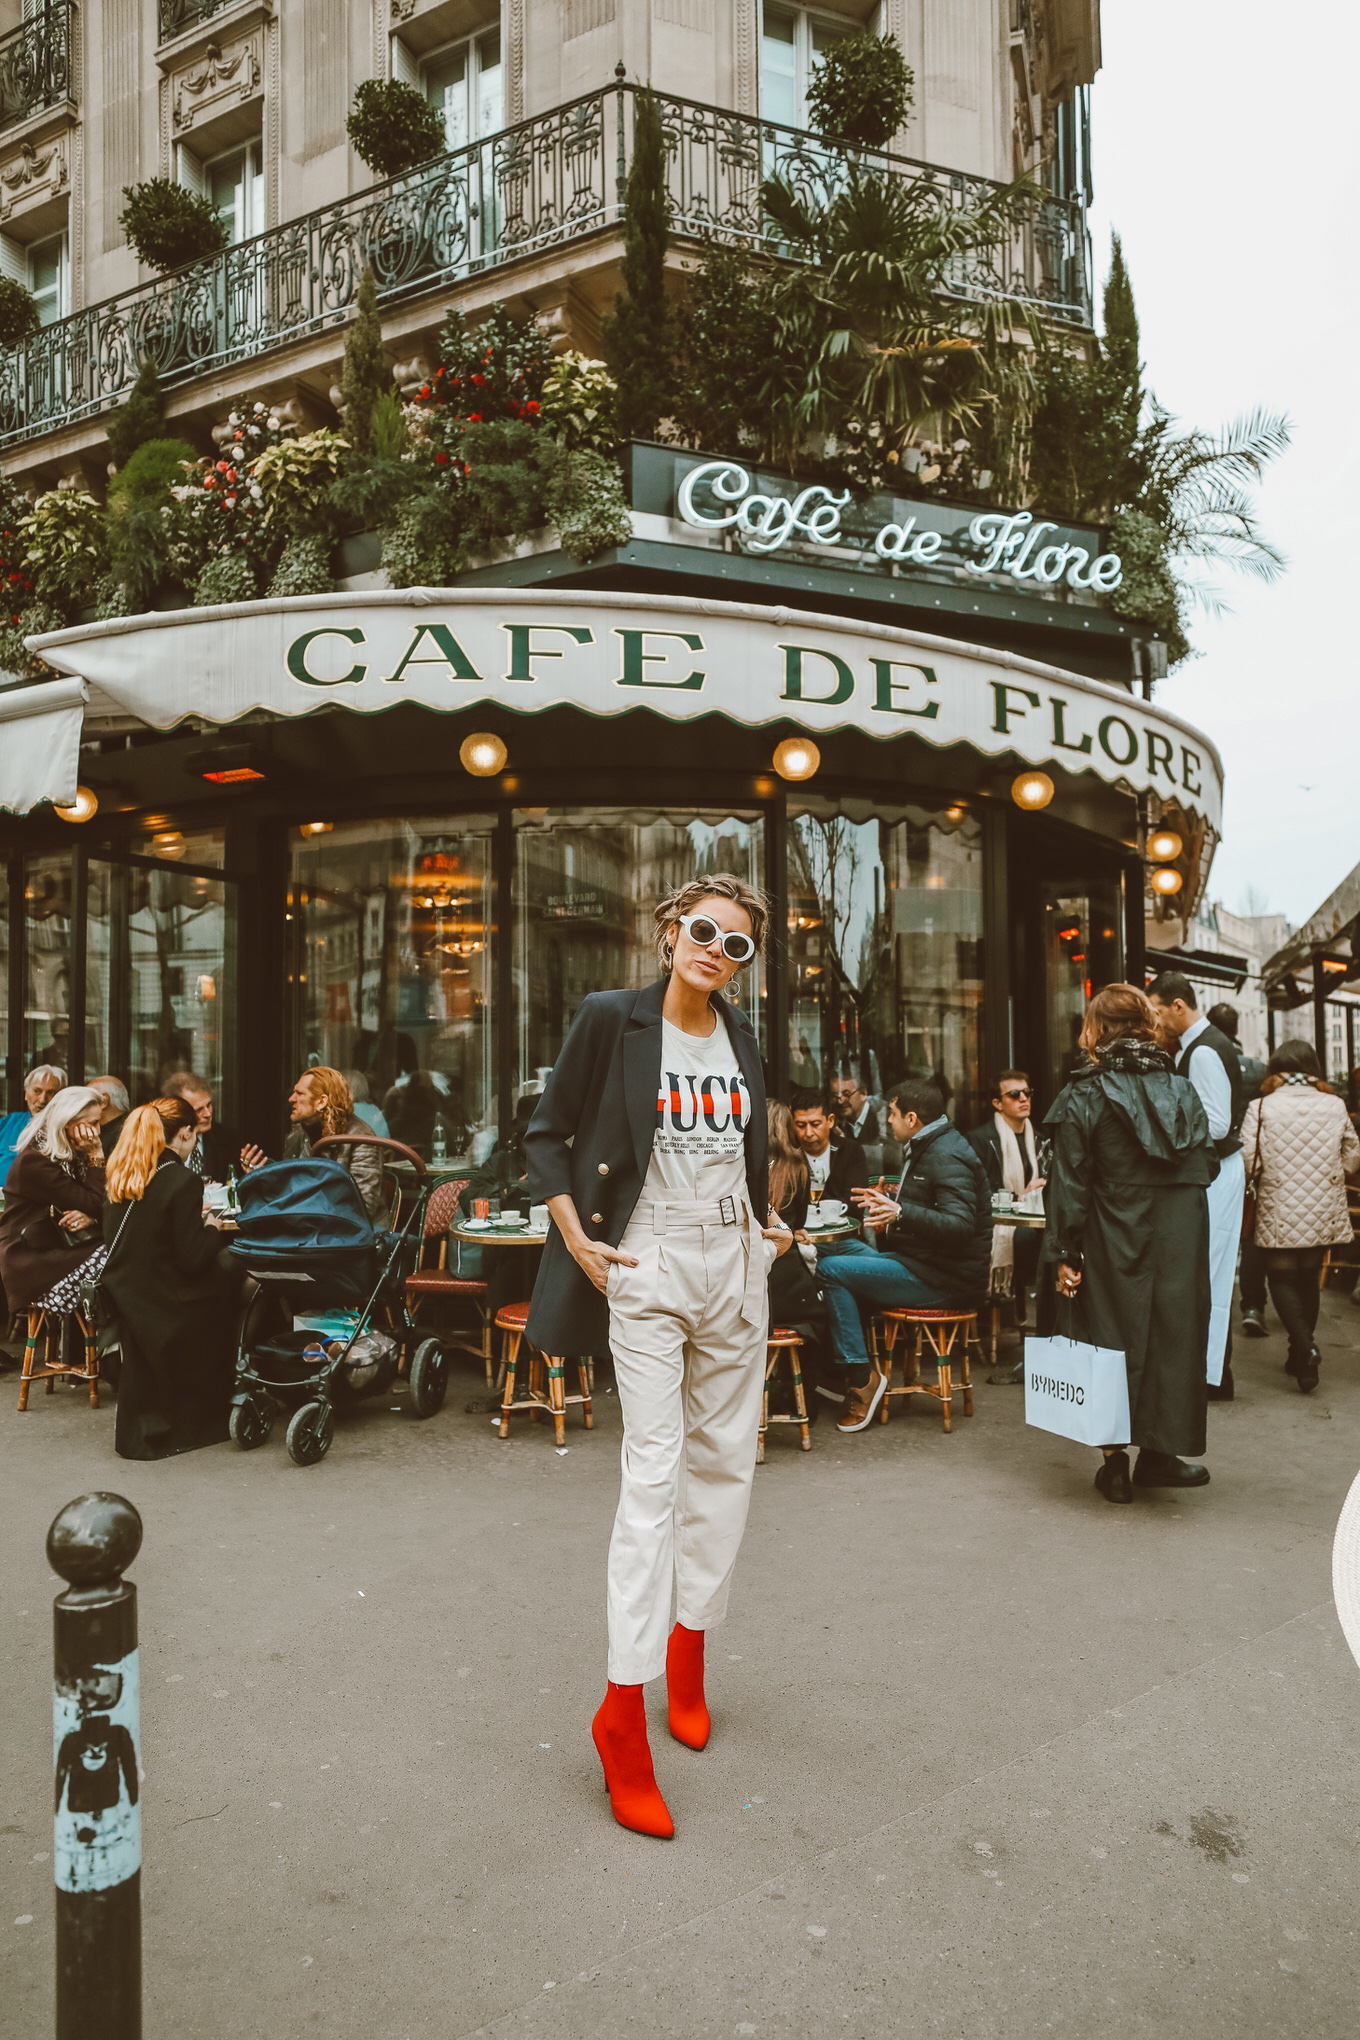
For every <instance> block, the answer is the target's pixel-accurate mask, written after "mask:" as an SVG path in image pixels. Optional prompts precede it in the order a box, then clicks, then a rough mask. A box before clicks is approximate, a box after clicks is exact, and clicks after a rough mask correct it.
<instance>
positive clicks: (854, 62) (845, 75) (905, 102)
mask: <svg viewBox="0 0 1360 2040" xmlns="http://www.w3.org/2000/svg"><path fill="white" fill-rule="evenodd" d="M915 82H916V81H915V78H914V76H913V74H912V70H911V67H910V65H909V64H908V63H907V60H906V58H905V57H904V56H903V55H902V50H901V47H900V45H899V43H898V40H897V37H896V36H895V35H884V36H877V35H874V34H872V33H871V32H870V31H869V30H868V29H865V30H863V31H862V32H861V33H860V34H858V35H847V36H842V37H840V38H839V39H838V40H837V41H836V42H833V43H832V44H831V46H830V48H829V49H828V50H827V52H826V54H825V55H824V57H823V58H822V61H821V63H820V64H819V65H818V66H817V68H816V70H815V71H814V72H813V74H812V80H811V82H810V84H809V85H808V93H807V102H808V124H809V126H810V127H811V128H812V130H813V132H814V133H815V134H819V135H824V136H825V137H826V139H827V140H828V141H829V142H848V143H849V144H850V146H851V147H852V148H856V149H886V148H887V146H888V143H889V142H890V141H891V140H892V138H893V136H894V135H895V134H897V133H898V132H899V130H900V129H901V128H902V127H903V126H904V125H905V123H906V118H907V115H908V113H909V112H910V111H911V106H912V99H913V93H912V87H913V86H914V84H915Z"/></svg>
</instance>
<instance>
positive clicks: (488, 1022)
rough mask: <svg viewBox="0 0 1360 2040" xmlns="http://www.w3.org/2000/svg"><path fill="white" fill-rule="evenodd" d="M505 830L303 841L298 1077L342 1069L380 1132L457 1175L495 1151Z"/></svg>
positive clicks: (412, 824)
mask: <svg viewBox="0 0 1360 2040" xmlns="http://www.w3.org/2000/svg"><path fill="white" fill-rule="evenodd" d="M493 828H494V822H493V820H492V818H491V817H490V816H488V815H459V816H457V817H452V818H447V819H444V820H438V821H375V822H352V823H336V824H335V825H334V827H332V828H327V827H325V826H324V825H322V824H315V823H312V824H308V825H307V827H306V828H304V829H298V830H295V831H294V847H293V886H292V891H291V893H290V896H289V906H288V912H289V915H290V922H291V926H292V929H293V932H294V943H293V954H294V958H295V967H294V972H293V976H294V981H295V984H296V988H297V994H298V998H297V1011H298V1061H299V1067H303V1066H305V1065H308V1064H311V1065H315V1064H317V1063H325V1064H328V1065H329V1066H330V1067H331V1068H332V1069H339V1070H343V1071H344V1072H345V1074H346V1075H347V1076H348V1078H349V1080H350V1086H351V1089H352V1090H353V1091H354V1095H355V1107H356V1110H357V1111H358V1113H359V1116H360V1117H361V1118H363V1119H367V1120H368V1121H369V1123H370V1125H372V1126H373V1128H374V1130H375V1131H376V1132H378V1133H390V1134H391V1135H392V1137H393V1138H394V1139H396V1140H403V1141H405V1142H406V1143H407V1145H408V1146H410V1147H413V1148H415V1149H416V1150H417V1151H418V1152H419V1153H421V1154H422V1155H424V1156H426V1157H427V1158H428V1159H432V1160H435V1161H441V1162H442V1161H444V1160H447V1161H448V1162H449V1163H451V1164H452V1163H455V1162H458V1161H467V1160H470V1159H480V1158H481V1155H480V1154H479V1153H478V1152H477V1150H478V1147H479V1146H480V1147H482V1148H487V1147H489V1146H490V1145H491V1144H494V1139H495V1095H494V1094H495V1081H494V1074H493V1073H494V1066H495V1065H494V1053H495V1051H494V1039H493V1037H494V1029H493V1025H492V986H493V982H494V980H493V977H492V927H491V836H492V831H493ZM487 1134H489V1140H486V1139H481V1140H479V1136H485V1135H487Z"/></svg>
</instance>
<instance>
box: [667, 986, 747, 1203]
mask: <svg viewBox="0 0 1360 2040" xmlns="http://www.w3.org/2000/svg"><path fill="white" fill-rule="evenodd" d="M714 1019H715V1021H716V1023H717V1024H716V1025H715V1027H714V1029H713V1032H712V1033H711V1034H710V1035H709V1037H708V1039H707V1040H706V1041H701V1040H700V1039H699V1038H698V1037H697V1036H696V1035H693V1034H682V1033H681V1032H680V1029H679V1028H678V1027H672V1026H671V1024H670V1022H669V1020H663V1021H662V1023H661V1082H660V1084H659V1086H658V1088H657V1098H656V1134H655V1136H654V1138H653V1141H652V1159H651V1164H650V1166H649V1168H648V1170H647V1183H646V1188H647V1189H648V1190H649V1191H650V1192H651V1193H652V1194H653V1195H655V1196H666V1197H700V1198H702V1199H703V1200H704V1202H705V1203H711V1202H712V1201H713V1200H714V1199H715V1198H719V1197H739V1196H740V1195H741V1193H742V1189H743V1186H744V1184H745V1181H746V1157H745V1136H746V1128H747V1126H748V1124H749V1123H750V1118H751V1094H750V1092H749V1091H748V1090H747V1088H746V1084H745V1082H744V1080H743V1078H742V1074H741V1065H740V1063H739V1062H738V1061H737V1057H736V1052H735V1050H734V1049H733V1047H732V1041H731V1037H730V1036H729V1034H728V1032H727V1027H726V1025H725V1023H724V1021H723V1019H722V1016H721V1015H720V1014H715V1015H714Z"/></svg>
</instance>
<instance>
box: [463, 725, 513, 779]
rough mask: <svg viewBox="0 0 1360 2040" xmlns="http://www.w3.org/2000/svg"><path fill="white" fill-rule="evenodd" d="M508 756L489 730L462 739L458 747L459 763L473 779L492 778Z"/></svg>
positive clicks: (496, 737)
mask: <svg viewBox="0 0 1360 2040" xmlns="http://www.w3.org/2000/svg"><path fill="white" fill-rule="evenodd" d="M509 755H510V754H509V752H508V751H507V750H506V748H505V745H504V744H503V743H502V742H501V740H500V738H499V737H498V736H496V735H494V733H493V732H492V731H490V730H478V731H477V732H476V734H475V735H474V736H471V737H464V739H463V741H462V743H461V744H460V745H459V746H458V759H459V763H460V764H461V765H462V767H463V770H464V771H465V772H470V773H471V774H472V776H473V778H474V779H490V778H492V777H493V775H494V774H495V773H497V772H499V771H500V770H501V768H502V767H503V766H504V764H505V761H506V759H507V758H508V757H509Z"/></svg>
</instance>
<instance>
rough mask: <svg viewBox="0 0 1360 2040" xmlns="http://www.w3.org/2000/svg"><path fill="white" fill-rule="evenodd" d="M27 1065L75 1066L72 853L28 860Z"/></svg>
mask: <svg viewBox="0 0 1360 2040" xmlns="http://www.w3.org/2000/svg"><path fill="white" fill-rule="evenodd" d="M24 956H25V980H26V982H25V987H24V1039H23V1064H24V1069H25V1070H31V1069H32V1068H33V1066H34V1064H35V1063H56V1064H57V1065H58V1066H59V1068H61V1069H63V1070H69V1068H70V1065H71V856H70V852H69V851H65V852H62V853H60V854H58V855H56V856H47V857H29V858H27V859H26V860H25V863H24Z"/></svg>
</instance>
